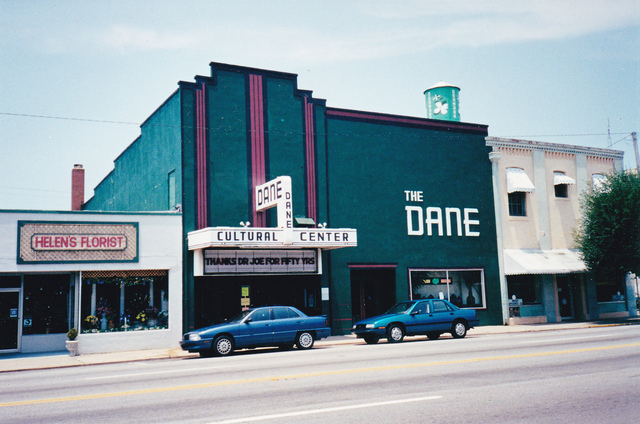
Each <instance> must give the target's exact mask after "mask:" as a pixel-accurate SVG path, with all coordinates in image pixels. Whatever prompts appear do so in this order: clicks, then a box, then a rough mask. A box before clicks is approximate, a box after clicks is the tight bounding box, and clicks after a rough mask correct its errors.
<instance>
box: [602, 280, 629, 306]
mask: <svg viewBox="0 0 640 424" xmlns="http://www.w3.org/2000/svg"><path fill="white" fill-rule="evenodd" d="M596 293H597V297H598V302H622V301H624V300H625V297H624V295H625V285H624V280H623V279H622V278H621V279H620V281H619V282H617V283H616V282H615V281H611V280H609V281H596Z"/></svg>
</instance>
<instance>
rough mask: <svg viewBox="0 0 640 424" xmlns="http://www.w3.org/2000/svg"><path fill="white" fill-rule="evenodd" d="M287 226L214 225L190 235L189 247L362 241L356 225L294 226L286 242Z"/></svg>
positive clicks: (299, 245) (330, 244)
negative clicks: (341, 226) (243, 226)
mask: <svg viewBox="0 0 640 424" xmlns="http://www.w3.org/2000/svg"><path fill="white" fill-rule="evenodd" d="M285 231H286V229H284V228H236V227H210V228H204V229H202V230H197V231H192V232H190V233H189V235H188V242H189V250H196V249H206V248H209V247H239V248H278V247H279V248H283V247H286V248H322V249H338V248H341V247H350V246H357V245H358V235H357V232H356V230H355V229H353V228H331V229H329V228H293V229H292V230H290V231H289V233H290V234H291V236H292V239H291V240H290V241H289V242H286V243H285V237H286V235H285Z"/></svg>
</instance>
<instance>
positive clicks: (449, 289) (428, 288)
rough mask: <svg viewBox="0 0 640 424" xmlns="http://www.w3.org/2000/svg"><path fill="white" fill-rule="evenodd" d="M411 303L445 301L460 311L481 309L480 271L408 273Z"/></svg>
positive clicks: (423, 271) (422, 271) (447, 270)
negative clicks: (415, 300) (414, 300)
mask: <svg viewBox="0 0 640 424" xmlns="http://www.w3.org/2000/svg"><path fill="white" fill-rule="evenodd" d="M409 280H410V285H411V298H412V299H447V300H449V301H450V302H451V303H453V304H454V305H456V306H458V307H460V308H485V307H486V303H485V288H484V270H482V269H410V270H409Z"/></svg>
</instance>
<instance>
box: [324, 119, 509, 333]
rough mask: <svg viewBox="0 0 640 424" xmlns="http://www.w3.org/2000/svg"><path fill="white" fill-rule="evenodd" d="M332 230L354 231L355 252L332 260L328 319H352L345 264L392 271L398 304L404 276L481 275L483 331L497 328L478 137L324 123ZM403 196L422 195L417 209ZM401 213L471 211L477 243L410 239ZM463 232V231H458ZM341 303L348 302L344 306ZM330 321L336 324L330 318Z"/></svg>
mask: <svg viewBox="0 0 640 424" xmlns="http://www.w3.org/2000/svg"><path fill="white" fill-rule="evenodd" d="M327 132H328V139H329V141H328V157H329V163H330V166H329V176H328V179H329V204H330V210H331V226H332V227H334V228H335V227H354V228H356V229H357V230H358V247H356V248H349V249H343V250H340V251H335V252H332V253H331V257H332V272H333V285H332V292H333V293H332V295H333V296H334V297H337V298H338V299H339V300H338V302H334V308H335V309H334V315H335V316H337V317H340V318H342V319H345V318H350V317H351V310H350V307H349V304H350V296H351V294H350V293H351V292H350V285H349V284H348V277H349V276H348V273H347V272H346V271H345V270H346V269H347V266H348V264H381V263H382V264H396V265H397V268H396V270H397V275H396V290H397V300H398V301H400V300H406V299H408V297H409V281H408V268H418V267H419V268H483V269H484V270H485V280H486V290H487V305H488V307H489V308H488V309H487V310H486V311H483V310H480V311H479V312H478V315H479V316H480V317H481V320H482V323H483V324H489V323H494V324H495V323H499V322H501V321H500V320H501V310H500V301H499V299H500V295H499V274H498V263H497V249H496V230H495V218H494V217H495V215H494V209H493V194H492V186H491V164H490V162H489V159H488V154H489V149H488V148H487V147H486V146H485V143H484V136H482V135H473V134H464V133H456V132H445V131H436V130H432V129H419V128H411V127H406V126H401V125H380V124H376V123H371V122H356V121H345V120H339V119H328V123H327ZM405 190H410V191H421V192H422V196H423V201H422V202H415V201H407V200H406V195H405ZM405 206H416V207H420V208H422V210H423V213H424V218H425V219H426V217H427V215H426V211H425V209H426V208H427V207H440V208H441V209H442V212H443V222H444V212H445V208H446V207H454V208H459V209H460V210H461V211H462V210H463V209H464V208H476V209H478V210H479V213H478V214H474V215H472V216H471V217H472V218H473V219H477V220H479V221H480V225H477V226H473V227H472V230H474V231H479V232H480V236H478V237H466V236H462V237H459V236H457V235H456V234H457V230H456V229H455V228H454V230H453V236H447V235H446V228H445V235H444V236H438V235H437V231H436V228H435V227H433V229H434V232H435V233H434V235H432V236H428V235H427V230H426V226H425V229H424V235H422V236H413V235H412V236H410V235H408V229H407V213H406V211H405ZM463 231H464V226H463ZM344 299H349V301H348V302H345V301H344ZM334 319H335V317H334Z"/></svg>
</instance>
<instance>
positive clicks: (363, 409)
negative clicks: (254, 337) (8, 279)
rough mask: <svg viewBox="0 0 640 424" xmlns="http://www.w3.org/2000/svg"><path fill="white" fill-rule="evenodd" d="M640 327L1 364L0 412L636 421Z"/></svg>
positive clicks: (269, 419)
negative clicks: (75, 363) (20, 366)
mask: <svg viewBox="0 0 640 424" xmlns="http://www.w3.org/2000/svg"><path fill="white" fill-rule="evenodd" d="M639 405H640V326H619V327H600V328H588V329H576V330H561V331H545V332H536V333H517V334H499V335H482V336H474V335H473V334H470V335H469V336H467V338H465V339H461V340H454V339H451V338H446V337H443V338H441V339H440V340H435V341H430V340H426V338H407V339H405V342H404V343H401V344H388V343H384V342H380V343H378V344H377V345H366V344H364V343H362V344H357V345H346V346H329V347H324V348H315V349H313V350H310V351H297V350H293V351H285V352H283V351H278V350H273V349H260V350H254V351H243V352H239V353H237V354H235V355H233V356H231V357H228V358H188V359H172V360H157V361H145V362H132V363H123V364H110V365H95V366H86V367H73V368H65V369H51V370H40V371H22V372H9V373H3V374H0V423H3V424H6V423H32V422H39V423H45V422H46V423H53V422H55V423H90V422H108V423H217V422H226V423H245V422H247V423H249V422H257V423H294V422H295V423H300V422H305V423H436V422H438V423H441V422H452V423H457V422H462V423H489V422H490V423H515V422H518V423H581V424H584V423H631V422H633V423H636V422H638V421H639V420H640V418H639V414H640V408H639Z"/></svg>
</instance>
